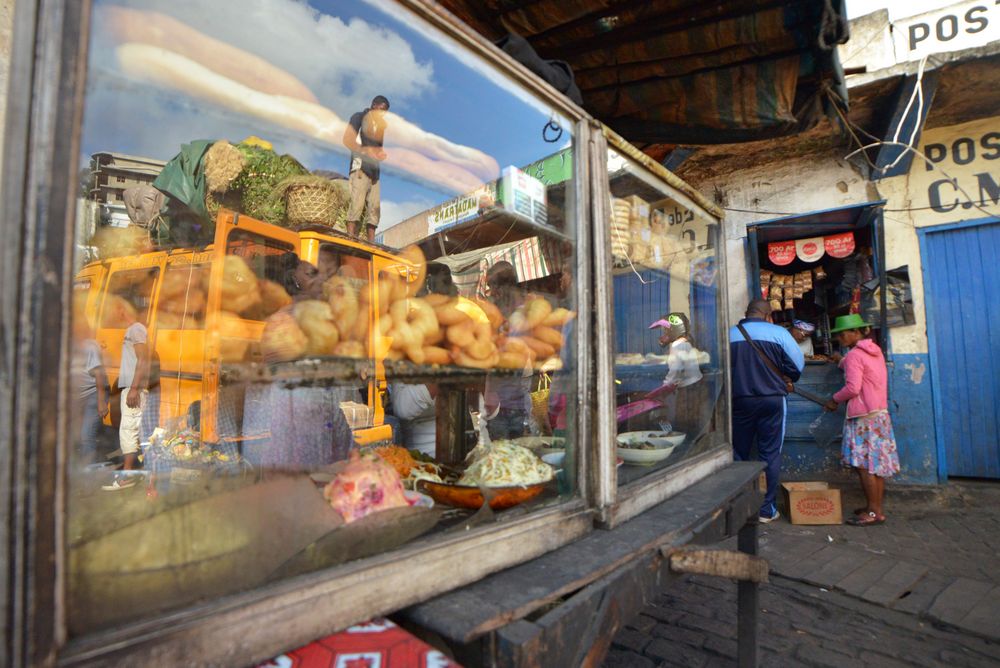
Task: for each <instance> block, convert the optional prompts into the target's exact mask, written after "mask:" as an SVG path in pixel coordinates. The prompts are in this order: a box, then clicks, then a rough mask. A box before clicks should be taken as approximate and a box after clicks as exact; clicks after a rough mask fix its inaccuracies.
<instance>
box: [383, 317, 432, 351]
mask: <svg viewBox="0 0 1000 668" xmlns="http://www.w3.org/2000/svg"><path fill="white" fill-rule="evenodd" d="M386 336H388V337H389V338H391V339H392V348H393V349H394V350H406V349H407V348H411V347H414V346H417V347H419V346H421V345H423V342H424V339H423V336H421V335H420V334H418V333H417V332H416V331H415V330H414V329H413V328H412V327H410V326H409V325H408V324H406V323H405V322H395V321H393V324H392V329H390V330H389V333H388V334H387V335H386Z"/></svg>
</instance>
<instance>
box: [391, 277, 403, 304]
mask: <svg viewBox="0 0 1000 668" xmlns="http://www.w3.org/2000/svg"><path fill="white" fill-rule="evenodd" d="M393 273H394V274H395V276H396V279H397V280H395V281H393V283H392V296H391V297H390V299H391V300H392V302H393V303H395V302H398V301H399V300H400V299H406V295H407V291H406V279H405V278H403V277H402V276H400V275H399V274H398V273H396V272H395V270H393ZM390 306H391V304H390Z"/></svg>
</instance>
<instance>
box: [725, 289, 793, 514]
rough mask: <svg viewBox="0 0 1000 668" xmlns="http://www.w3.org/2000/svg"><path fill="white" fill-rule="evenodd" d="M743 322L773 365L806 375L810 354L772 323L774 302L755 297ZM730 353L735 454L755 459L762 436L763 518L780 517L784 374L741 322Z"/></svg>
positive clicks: (734, 332)
mask: <svg viewBox="0 0 1000 668" xmlns="http://www.w3.org/2000/svg"><path fill="white" fill-rule="evenodd" d="M740 325H742V326H743V329H745V330H746V333H747V334H749V335H750V338H752V339H753V340H754V342H755V343H756V344H757V346H758V347H759V348H760V349H761V350H762V351H763V353H764V354H765V355H767V357H768V359H770V360H771V362H773V363H774V366H776V367H777V368H778V370H780V371H781V373H782V374H784V375H785V376H787V377H788V379H789V380H791V381H792V382H795V381H797V380H798V379H799V376H800V375H802V367H803V365H804V364H805V359H804V358H803V357H802V351H801V350H799V344H798V343H796V342H795V339H793V338H792V335H791V334H789V333H788V331H786V330H785V329H784V328H783V327H779V326H777V325H775V324H772V323H771V305H770V304H768V303H767V302H766V301H764V300H763V299H755V300H753V301H752V302H750V305H749V306H748V307H747V310H746V317H745V318H744V319H743V320H741V321H740ZM729 355H730V363H731V364H732V387H733V455H734V457H735V458H736V460H737V461H747V460H749V459H750V448H751V447H752V446H753V442H754V438H756V439H757V459H759V460H760V461H763V462H766V463H767V468H766V469H765V472H766V475H767V495H766V496H765V497H764V505H762V506H761V507H760V521H761V522H765V523H766V522H771V521H773V520H776V519H778V507H777V506H776V505H775V504H774V498H775V495H776V494H777V492H778V478H779V475H780V474H781V443H782V441H783V440H784V439H785V414H786V412H787V406H786V397H787V396H788V391H787V390H786V386H785V381H784V379H782V378H780V377H778V374H776V373H775V372H774V371H773V370H772V369H771V368H770V367H769V366H768V364H767V363H766V362H765V361H764V360H762V359H761V357H760V355H759V354H758V353H757V352H756V351H755V350H754V348H753V346H752V345H751V344H750V343H749V342H748V341H747V340H746V337H744V336H743V333H742V332H741V331H740V329H739V327H733V328H731V329H730V330H729Z"/></svg>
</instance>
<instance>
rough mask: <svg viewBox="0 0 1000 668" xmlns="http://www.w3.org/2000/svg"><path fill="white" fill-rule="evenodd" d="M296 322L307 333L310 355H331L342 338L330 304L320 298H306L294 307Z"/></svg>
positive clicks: (293, 312)
mask: <svg viewBox="0 0 1000 668" xmlns="http://www.w3.org/2000/svg"><path fill="white" fill-rule="evenodd" d="M292 315H293V316H295V322H297V323H299V327H301V328H302V331H303V332H305V333H306V336H307V337H308V338H309V345H308V346H307V347H306V353H307V354H309V355H329V354H330V353H332V352H333V349H334V347H335V346H336V345H337V342H338V341H339V340H340V332H339V331H338V330H337V324H336V323H335V322H334V320H333V312H332V311H331V310H330V305H329V304H327V303H326V302H324V301H320V300H319V299H306V300H304V301H300V302H299V303H297V304H296V305H295V306H293V307H292Z"/></svg>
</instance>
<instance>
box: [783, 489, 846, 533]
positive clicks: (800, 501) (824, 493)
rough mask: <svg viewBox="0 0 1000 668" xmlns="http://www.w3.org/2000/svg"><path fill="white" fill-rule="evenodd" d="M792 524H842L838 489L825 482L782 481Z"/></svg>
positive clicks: (842, 517)
mask: <svg viewBox="0 0 1000 668" xmlns="http://www.w3.org/2000/svg"><path fill="white" fill-rule="evenodd" d="M781 487H782V489H784V490H785V501H786V503H787V506H788V517H789V519H790V521H791V522H792V524H843V522H844V512H843V510H842V509H841V506H840V490H839V489H831V488H830V485H829V484H828V483H825V482H783V483H781Z"/></svg>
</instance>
